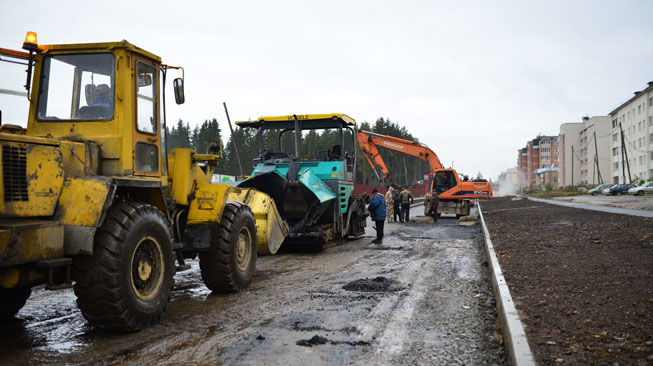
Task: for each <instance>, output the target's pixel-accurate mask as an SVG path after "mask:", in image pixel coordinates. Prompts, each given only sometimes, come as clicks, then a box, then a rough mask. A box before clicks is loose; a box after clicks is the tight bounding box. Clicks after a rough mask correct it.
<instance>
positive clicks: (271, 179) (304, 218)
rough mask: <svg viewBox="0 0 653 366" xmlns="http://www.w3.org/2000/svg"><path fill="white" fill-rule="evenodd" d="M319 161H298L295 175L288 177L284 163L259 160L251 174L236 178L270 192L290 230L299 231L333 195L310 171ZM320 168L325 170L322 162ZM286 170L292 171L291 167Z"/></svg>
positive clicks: (323, 209) (246, 185)
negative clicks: (259, 162)
mask: <svg viewBox="0 0 653 366" xmlns="http://www.w3.org/2000/svg"><path fill="white" fill-rule="evenodd" d="M320 164H324V163H301V164H299V168H298V169H297V171H298V173H297V174H296V179H292V177H291V179H288V177H289V174H288V171H289V164H287V163H283V164H260V165H259V166H257V167H256V170H255V171H254V176H253V177H251V178H249V179H247V180H244V181H242V182H240V183H239V184H238V187H240V188H255V189H257V190H259V191H261V192H264V193H266V194H268V195H270V196H271V197H272V198H273V199H274V201H275V204H276V205H277V208H278V209H279V213H280V214H281V217H282V218H283V219H284V220H286V221H287V222H288V224H289V225H290V227H291V229H290V230H291V232H301V231H302V230H303V229H304V228H305V227H307V226H310V225H312V224H313V223H315V222H317V220H318V219H319V218H320V217H321V216H322V215H323V214H324V213H325V212H326V211H327V209H328V208H329V207H330V206H331V205H332V204H333V203H334V202H335V198H336V197H337V196H336V194H335V193H334V190H333V189H332V188H330V187H329V185H328V184H327V183H326V182H325V181H324V180H323V179H321V178H320V175H319V174H317V173H315V172H314V169H313V168H316V167H318V166H319V165H320ZM313 165H315V166H313ZM327 165H329V164H327ZM331 165H333V164H331ZM322 168H324V170H327V167H326V166H325V167H322ZM331 169H332V168H331V167H329V168H328V170H331ZM290 170H291V175H292V167H291V168H290ZM336 170H337V168H336ZM334 174H335V173H334Z"/></svg>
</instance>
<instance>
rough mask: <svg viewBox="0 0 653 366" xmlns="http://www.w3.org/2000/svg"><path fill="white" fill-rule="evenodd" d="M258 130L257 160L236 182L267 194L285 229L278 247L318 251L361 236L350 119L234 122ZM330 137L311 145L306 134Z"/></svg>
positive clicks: (273, 118) (285, 118)
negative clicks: (248, 173)
mask: <svg viewBox="0 0 653 366" xmlns="http://www.w3.org/2000/svg"><path fill="white" fill-rule="evenodd" d="M236 125H237V126H239V127H241V128H255V129H257V130H258V140H259V154H258V155H259V156H258V158H256V159H255V163H256V166H255V168H254V171H253V172H252V174H251V178H249V179H246V180H244V181H242V182H240V183H239V184H238V187H240V188H250V189H256V190H257V191H260V192H264V193H266V194H267V195H269V196H270V197H271V198H272V199H273V200H274V202H275V204H276V207H277V209H278V212H279V214H280V215H281V218H282V219H283V221H284V222H285V223H287V224H288V226H289V230H290V231H289V233H288V235H287V237H286V239H285V241H284V243H293V244H296V245H299V246H308V247H311V248H312V249H316V250H319V249H321V248H323V247H325V246H329V245H332V244H335V243H337V242H338V241H342V240H343V239H345V238H347V237H358V236H361V235H364V233H365V226H366V218H367V215H368V214H367V212H366V210H365V202H364V199H363V197H361V196H357V195H354V194H353V192H354V183H355V182H354V180H355V176H356V174H355V172H356V154H357V149H356V121H355V120H354V119H353V118H351V117H349V116H348V115H346V114H342V113H331V114H303V115H297V114H293V115H285V116H271V117H260V118H258V119H257V120H255V121H237V122H236ZM318 131H320V132H321V133H323V134H325V133H328V134H330V136H331V138H332V140H333V141H332V145H329V146H312V145H311V144H310V138H309V133H313V134H314V135H313V136H315V134H316V133H318Z"/></svg>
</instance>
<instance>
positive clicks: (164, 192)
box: [0, 33, 288, 331]
mask: <svg viewBox="0 0 653 366" xmlns="http://www.w3.org/2000/svg"><path fill="white" fill-rule="evenodd" d="M23 48H24V49H25V51H15V50H7V49H0V53H2V54H3V55H4V56H7V57H13V58H18V59H20V61H21V62H26V64H27V74H28V77H27V82H26V86H25V87H26V89H27V96H28V98H29V101H30V103H29V114H28V119H27V127H26V128H22V127H20V126H17V125H8V124H4V125H1V126H0V148H1V149H2V166H1V169H0V174H1V179H0V317H11V316H13V315H14V314H16V313H17V312H18V310H19V309H21V307H23V306H24V304H25V302H26V300H27V298H28V297H29V296H30V293H31V289H32V288H33V287H34V286H37V285H43V284H45V285H46V288H47V289H57V288H60V287H62V286H70V285H71V284H73V283H74V292H75V295H76V296H77V304H78V306H79V308H80V310H81V313H82V315H83V316H84V317H85V318H86V319H87V320H88V322H90V323H91V324H93V325H95V326H98V327H102V328H110V329H116V330H127V331H134V330H139V329H142V328H144V327H147V326H148V325H150V324H152V323H154V322H156V321H158V320H159V319H160V318H161V316H162V314H163V313H164V311H165V308H166V306H167V304H168V303H169V301H170V298H171V293H172V288H173V286H174V275H175V273H176V271H177V270H184V269H187V268H189V265H188V263H186V260H188V259H189V258H196V257H199V265H200V269H201V275H202V278H203V280H204V283H205V284H206V286H207V287H208V288H209V289H211V290H213V291H216V292H231V291H238V290H241V289H243V288H245V287H246V286H247V285H248V284H249V283H250V281H251V279H252V275H253V272H254V269H255V264H256V258H257V253H258V252H266V253H269V252H272V253H273V252H275V251H276V250H277V249H278V247H279V246H280V245H281V243H282V242H283V240H284V239H285V235H286V234H287V233H288V227H287V224H285V222H283V221H282V220H280V216H279V213H278V212H277V211H276V207H275V206H274V200H272V199H271V198H270V197H269V196H268V195H266V194H264V193H261V192H258V191H256V190H254V189H247V188H237V187H233V186H229V185H223V184H211V177H212V174H213V171H214V168H215V167H216V166H217V164H218V161H219V158H220V151H221V148H220V146H219V144H216V143H211V144H209V148H208V151H206V152H203V153H199V152H196V151H193V150H191V149H181V148H178V149H172V150H171V151H170V152H169V154H167V153H166V152H167V148H166V147H165V143H164V142H162V139H164V137H165V136H164V132H165V131H166V130H165V91H166V85H165V84H166V76H167V75H168V74H169V73H172V72H176V73H179V71H178V70H181V76H182V77H180V78H176V79H174V80H173V90H174V96H175V101H176V102H177V103H178V104H181V103H183V102H184V99H185V98H184V89H183V85H184V79H183V69H182V68H179V67H174V66H170V65H166V64H163V63H162V62H161V58H160V57H159V56H156V55H154V54H152V53H150V52H148V51H146V50H143V49H141V48H139V47H136V46H134V45H133V44H131V43H129V42H127V41H122V42H109V43H87V44H64V45H38V44H37V43H36V35H35V34H31V33H28V37H27V38H26V41H25V43H24V44H23ZM32 73H33V75H34V77H33V81H32V80H30V75H31V74H32ZM161 94H163V95H161ZM162 106H163V108H162ZM162 113H163V114H162ZM162 116H163V117H162ZM0 123H1V121H0ZM162 131H163V132H162ZM162 150H163V151H162Z"/></svg>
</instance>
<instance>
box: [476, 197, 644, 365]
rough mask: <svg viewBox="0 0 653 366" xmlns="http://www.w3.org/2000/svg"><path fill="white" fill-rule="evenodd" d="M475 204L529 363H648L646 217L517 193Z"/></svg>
mask: <svg viewBox="0 0 653 366" xmlns="http://www.w3.org/2000/svg"><path fill="white" fill-rule="evenodd" d="M618 198H622V197H618ZM636 198H641V197H636ZM481 206H482V209H483V214H484V217H485V219H486V222H487V226H488V229H489V231H490V235H491V237H492V242H493V244H494V246H495V250H496V252H497V256H498V258H499V262H500V264H501V268H502V271H503V273H504V276H505V278H506V282H507V283H508V285H509V287H510V291H511V293H512V296H513V299H514V301H515V305H516V307H517V309H518V311H519V314H520V317H521V318H522V321H523V323H524V325H525V328H526V334H527V337H528V339H529V344H530V346H531V349H532V351H533V353H534V356H535V358H536V361H537V362H538V364H543V365H549V364H560V363H567V364H603V363H606V364H613V363H614V362H617V363H619V364H621V365H629V364H635V365H646V364H650V363H651V362H652V361H653V356H652V355H653V333H652V332H651V330H652V329H653V317H652V316H651V314H653V219H652V218H643V217H633V216H625V215H618V214H610V213H605V212H598V211H591V210H583V209H576V208H569V207H562V206H557V205H550V204H545V203H541V202H534V201H530V200H526V199H519V200H513V199H511V198H497V199H493V200H491V201H483V202H482V203H481ZM628 208H632V207H628Z"/></svg>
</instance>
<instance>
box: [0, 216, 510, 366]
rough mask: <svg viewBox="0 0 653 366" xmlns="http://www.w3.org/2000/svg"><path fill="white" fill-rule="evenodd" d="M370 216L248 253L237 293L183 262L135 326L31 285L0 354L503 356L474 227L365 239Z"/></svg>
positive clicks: (461, 360)
mask: <svg viewBox="0 0 653 366" xmlns="http://www.w3.org/2000/svg"><path fill="white" fill-rule="evenodd" d="M421 209H422V208H421V207H416V208H414V209H413V210H411V211H412V212H419V211H420V210H421ZM371 226H372V225H371V224H370V223H368V227H367V232H366V235H365V237H363V238H359V239H357V240H349V241H346V242H344V243H342V244H341V245H338V246H334V247H330V248H327V249H325V250H323V251H322V252H320V253H286V254H279V255H275V256H261V257H259V259H258V262H257V270H256V273H255V277H254V280H253V282H252V284H251V285H250V287H249V288H248V289H247V290H245V291H244V292H241V293H237V294H229V295H214V294H211V292H210V291H209V290H208V289H207V288H206V287H205V286H204V284H203V283H202V280H201V275H200V272H199V265H198V262H196V261H192V262H191V264H192V269H191V270H188V271H185V272H180V273H178V274H177V275H176V276H175V280H176V286H175V290H174V293H173V300H172V302H171V303H170V305H169V306H168V310H167V311H166V313H165V315H164V318H163V319H162V321H160V322H159V323H158V324H156V325H154V326H152V327H150V328H147V329H145V330H143V331H140V332H137V333H113V332H107V331H103V330H98V329H95V328H93V327H92V326H90V325H88V324H87V323H86V322H85V320H84V318H83V317H82V316H81V314H80V312H79V310H78V309H77V307H76V304H75V296H74V294H73V292H72V290H71V289H68V290H60V291H46V290H44V289H35V291H34V292H33V293H32V296H31V297H30V299H29V300H28V302H27V304H26V306H25V307H24V308H23V309H22V310H21V311H20V312H19V313H18V315H17V317H16V319H15V320H12V321H9V322H4V323H3V324H1V325H0V364H3V365H7V364H25V365H31V364H72V365H75V364H133V365H159V364H236V365H262V364H264V365H305V364H311V365H323V364H327V365H341V364H365V365H369V364H474V365H479V364H499V365H502V364H505V363H506V359H505V354H504V351H503V348H502V345H501V336H500V335H499V333H500V332H499V330H498V328H497V327H496V324H495V318H496V309H495V303H494V298H493V295H492V291H491V286H490V281H489V280H488V271H487V262H486V258H485V254H484V251H483V249H482V245H483V242H482V239H481V236H480V235H479V232H480V229H479V227H478V226H472V227H463V226H458V225H457V220H455V219H454V218H444V219H440V220H439V221H438V223H437V224H436V225H433V224H422V223H410V224H399V223H390V224H386V237H385V238H384V242H383V244H382V245H375V244H372V243H371V240H372V239H373V238H374V230H373V229H372V227H371Z"/></svg>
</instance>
